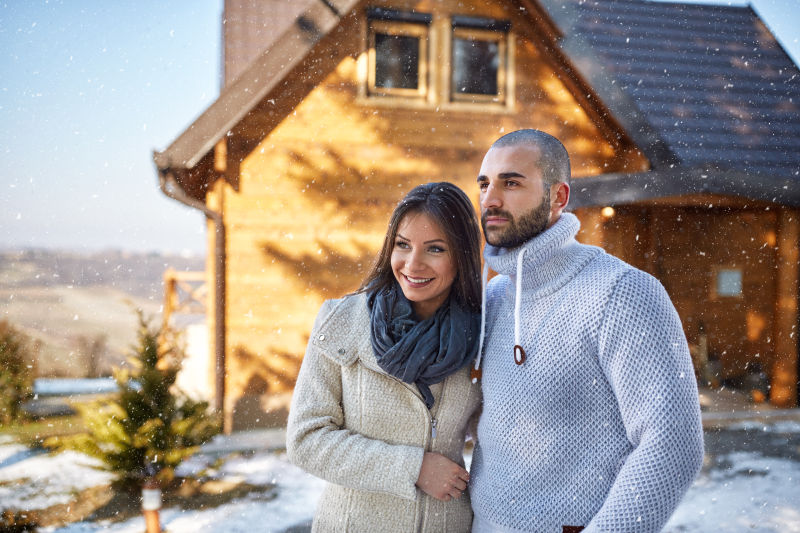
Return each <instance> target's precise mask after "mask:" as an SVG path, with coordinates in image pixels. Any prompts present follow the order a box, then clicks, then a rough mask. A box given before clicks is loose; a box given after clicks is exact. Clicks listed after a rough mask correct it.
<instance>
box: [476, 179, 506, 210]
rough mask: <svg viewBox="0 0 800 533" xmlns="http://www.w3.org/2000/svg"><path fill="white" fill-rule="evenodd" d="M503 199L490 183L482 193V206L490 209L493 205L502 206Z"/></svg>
mask: <svg viewBox="0 0 800 533" xmlns="http://www.w3.org/2000/svg"><path fill="white" fill-rule="evenodd" d="M502 205H503V199H502V197H501V195H500V191H498V190H497V189H496V188H495V186H494V185H492V184H489V185H487V186H486V188H485V189H484V190H483V192H482V193H481V207H482V208H483V209H489V208H492V207H502Z"/></svg>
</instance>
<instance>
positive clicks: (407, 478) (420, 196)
mask: <svg viewBox="0 0 800 533" xmlns="http://www.w3.org/2000/svg"><path fill="white" fill-rule="evenodd" d="M479 243H480V233H479V229H478V221H477V218H476V216H475V211H474V210H473V208H472V205H471V204H470V202H469V199H468V198H467V197H466V195H465V194H464V193H463V192H462V191H461V190H460V189H458V188H457V187H456V186H454V185H452V184H450V183H429V184H425V185H420V186H419V187H416V188H414V189H413V190H412V191H411V192H409V193H408V195H407V196H406V197H405V198H404V199H403V200H402V201H401V202H400V203H399V204H398V205H397V207H396V208H395V210H394V213H393V214H392V217H391V220H390V222H389V229H388V232H387V234H386V237H385V240H384V243H383V248H382V250H381V252H380V254H379V256H378V259H377V261H376V263H375V266H374V267H373V269H372V272H370V274H369V275H368V276H367V278H366V280H365V281H364V283H363V284H362V286H361V288H360V289H359V290H358V291H356V293H354V294H351V295H348V296H346V297H344V298H342V299H340V300H330V301H327V302H325V303H324V304H323V306H322V309H321V310H320V312H319V314H318V315H317V320H316V322H315V324H314V328H313V330H312V332H311V338H310V339H309V342H308V348H307V350H306V354H305V359H304V360H303V365H302V367H301V369H300V374H299V376H298V378H297V385H296V386H295V389H294V397H293V398H292V407H291V411H290V414H289V423H288V427H287V453H288V455H289V459H290V460H291V461H292V462H293V463H295V464H296V465H298V466H300V467H301V468H303V469H305V470H307V471H308V472H310V473H312V474H314V475H315V476H318V477H320V478H323V479H325V480H327V481H328V482H329V484H328V485H327V487H326V489H325V491H324V492H323V494H322V497H321V499H320V502H319V504H318V507H317V512H316V516H315V518H314V526H313V530H314V531H325V532H328V531H347V532H358V531H370V532H375V531H403V532H417V531H437V532H439V531H448V532H458V531H469V530H470V528H471V523H472V511H471V509H470V504H469V498H468V495H467V494H466V492H464V491H465V489H466V484H467V481H468V479H469V474H468V473H467V471H466V470H465V469H464V460H463V451H464V440H465V434H466V430H467V423H468V420H469V418H470V417H471V415H473V413H474V412H475V411H476V409H477V407H478V405H479V403H480V390H479V387H478V386H477V385H473V384H472V382H471V381H470V376H469V366H470V363H471V362H472V360H473V359H474V357H475V355H476V354H477V349H478V346H477V345H478V333H479V332H478V330H479V328H480V316H479V313H480V292H481V291H480V272H479V270H480V251H479Z"/></svg>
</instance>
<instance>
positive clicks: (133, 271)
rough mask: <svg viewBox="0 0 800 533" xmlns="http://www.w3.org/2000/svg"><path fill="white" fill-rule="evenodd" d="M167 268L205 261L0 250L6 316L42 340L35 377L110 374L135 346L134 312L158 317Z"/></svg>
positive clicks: (0, 300)
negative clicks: (130, 348) (132, 345)
mask: <svg viewBox="0 0 800 533" xmlns="http://www.w3.org/2000/svg"><path fill="white" fill-rule="evenodd" d="M167 268H173V269H175V270H181V271H200V270H203V269H204V258H203V257H184V256H179V255H162V254H156V253H146V254H145V253H131V252H121V251H107V252H91V253H78V252H65V251H53V250H41V249H36V250H19V251H9V250H5V251H0V319H3V318H4V319H7V320H8V321H9V322H11V323H12V324H13V325H15V326H16V327H18V328H20V329H22V330H23V331H25V332H26V333H27V334H28V335H30V336H31V337H33V338H34V339H36V340H37V341H39V343H40V349H39V358H38V364H37V375H39V376H45V377H84V376H89V375H107V374H108V373H109V371H110V369H111V367H112V366H115V365H119V364H122V362H123V361H124V359H125V354H126V353H127V352H128V350H129V347H130V346H131V344H132V343H133V342H134V341H135V338H136V314H135V309H141V310H142V311H144V312H145V315H146V316H151V317H154V319H156V320H158V315H159V313H160V309H161V305H162V302H163V299H164V288H163V274H164V271H165V270H166V269H167Z"/></svg>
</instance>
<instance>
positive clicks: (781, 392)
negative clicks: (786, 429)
mask: <svg viewBox="0 0 800 533" xmlns="http://www.w3.org/2000/svg"><path fill="white" fill-rule="evenodd" d="M798 243H800V216H799V214H798V212H797V211H796V210H793V209H787V208H780V210H779V212H778V231H777V243H776V245H777V261H776V263H777V269H778V272H777V280H776V281H777V287H776V289H777V290H776V293H777V295H776V296H777V297H776V305H775V325H774V328H775V329H774V332H773V336H772V339H773V344H774V346H775V359H774V363H773V365H772V387H771V390H770V402H771V403H772V404H773V405H776V406H778V407H794V406H796V405H797V363H798V353H797V348H798V343H797V334H798V331H797V323H798V322H797V320H798V313H797V302H798V283H799V282H800V266H798V255H799V254H798Z"/></svg>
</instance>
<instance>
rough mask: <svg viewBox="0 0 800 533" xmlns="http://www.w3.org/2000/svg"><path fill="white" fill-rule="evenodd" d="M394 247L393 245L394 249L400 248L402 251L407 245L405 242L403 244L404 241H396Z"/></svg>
mask: <svg viewBox="0 0 800 533" xmlns="http://www.w3.org/2000/svg"><path fill="white" fill-rule="evenodd" d="M394 245H395V247H397V248H402V249H404V250H405V249H406V248H408V243H407V242H404V241H397V242H395V243H394Z"/></svg>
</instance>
